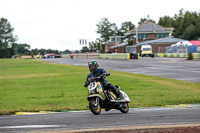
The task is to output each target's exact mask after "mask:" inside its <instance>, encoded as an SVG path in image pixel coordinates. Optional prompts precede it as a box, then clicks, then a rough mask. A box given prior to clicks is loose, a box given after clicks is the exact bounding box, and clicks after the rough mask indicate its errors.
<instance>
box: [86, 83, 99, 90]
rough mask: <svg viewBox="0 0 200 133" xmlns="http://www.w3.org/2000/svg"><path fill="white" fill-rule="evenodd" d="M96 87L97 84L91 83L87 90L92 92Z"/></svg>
mask: <svg viewBox="0 0 200 133" xmlns="http://www.w3.org/2000/svg"><path fill="white" fill-rule="evenodd" d="M96 87H97V83H96V82H92V83H90V85H89V86H88V90H90V91H92V90H94V89H96Z"/></svg>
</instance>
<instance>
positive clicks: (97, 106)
mask: <svg viewBox="0 0 200 133" xmlns="http://www.w3.org/2000/svg"><path fill="white" fill-rule="evenodd" d="M102 76H103V75H100V76H99V77H91V79H90V81H89V82H90V83H89V86H88V96H87V100H88V101H89V109H90V110H91V112H92V113H93V114H94V115H99V114H100V113H101V109H102V108H104V109H105V111H109V110H111V109H117V110H120V111H121V112H122V113H128V111H129V105H128V103H130V99H129V97H128V95H127V94H126V93H125V92H123V91H121V90H119V97H120V98H121V100H116V99H117V95H116V94H115V93H114V92H113V91H112V90H111V89H108V90H104V88H103V85H102V83H101V82H100V81H99V79H101V78H102ZM115 87H117V88H118V89H120V87H119V86H115Z"/></svg>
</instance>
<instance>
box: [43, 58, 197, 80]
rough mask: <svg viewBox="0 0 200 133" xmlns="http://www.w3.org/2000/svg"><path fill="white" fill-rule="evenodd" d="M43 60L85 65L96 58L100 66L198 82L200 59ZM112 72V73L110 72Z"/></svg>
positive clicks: (107, 68)
mask: <svg viewBox="0 0 200 133" xmlns="http://www.w3.org/2000/svg"><path fill="white" fill-rule="evenodd" d="M42 60H45V61H50V62H55V63H61V64H73V65H80V66H85V67H87V62H88V61H91V60H97V61H98V62H99V64H100V68H104V69H106V70H114V71H123V72H130V73H138V74H145V75H152V76H158V77H165V78H172V79H178V80H185V81H191V82H198V83H200V61H199V60H198V61H197V60H196V61H195V60H187V59H186V58H164V57H163V58H159V57H157V58H150V57H141V58H140V59H139V60H108V59H77V58H75V59H73V60H71V59H69V58H57V59H56V58H55V59H42ZM111 74H112V73H111Z"/></svg>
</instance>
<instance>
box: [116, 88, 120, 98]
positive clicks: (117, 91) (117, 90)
mask: <svg viewBox="0 0 200 133" xmlns="http://www.w3.org/2000/svg"><path fill="white" fill-rule="evenodd" d="M115 93H116V95H117V99H116V100H121V98H120V94H119V89H118V88H117V87H115Z"/></svg>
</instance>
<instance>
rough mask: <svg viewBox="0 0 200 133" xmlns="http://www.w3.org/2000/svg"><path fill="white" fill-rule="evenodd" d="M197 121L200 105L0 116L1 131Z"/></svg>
mask: <svg viewBox="0 0 200 133" xmlns="http://www.w3.org/2000/svg"><path fill="white" fill-rule="evenodd" d="M175 124H198V126H200V108H182V109H181V108H166V107H165V108H141V109H130V111H129V113H127V114H122V113H121V112H120V111H118V110H111V111H109V112H105V111H102V113H101V114H100V115H93V114H92V113H91V112H90V111H85V112H71V113H69V112H67V113H51V114H38V115H11V116H0V132H13V131H14V132H27V131H35V132H38V131H44V130H48V132H53V131H56V132H57V131H60V130H64V131H65V132H67V131H70V132H72V131H73V130H75V129H76V130H77V129H79V130H80V129H81V130H84V129H96V128H108V127H109V128H113V129H115V128H127V129H128V128H130V126H131V127H138V126H152V125H153V126H156V125H162V126H165V125H175Z"/></svg>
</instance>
